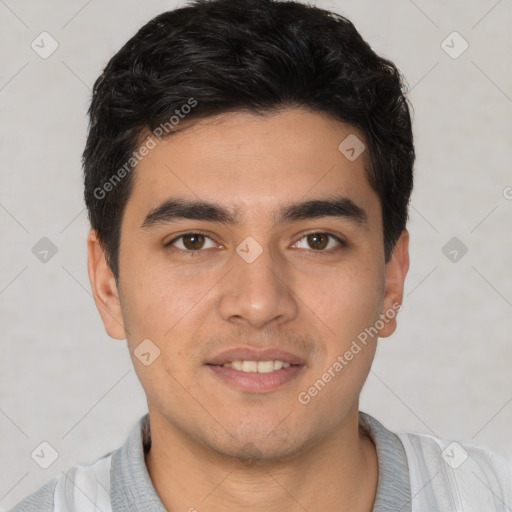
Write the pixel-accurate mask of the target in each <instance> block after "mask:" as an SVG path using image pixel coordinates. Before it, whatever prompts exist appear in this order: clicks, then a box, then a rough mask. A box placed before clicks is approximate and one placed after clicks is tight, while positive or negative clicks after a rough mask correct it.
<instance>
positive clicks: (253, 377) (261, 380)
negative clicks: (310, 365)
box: [207, 365, 303, 393]
mask: <svg viewBox="0 0 512 512" xmlns="http://www.w3.org/2000/svg"><path fill="white" fill-rule="evenodd" d="M207 366H208V368H210V369H211V370H212V371H213V372H215V374H216V375H218V376H219V377H220V378H221V379H223V380H224V381H225V382H227V383H228V384H230V385H231V386H234V387H236V388H238V389H241V390H242V391H249V392H256V393H257V392H263V391H272V390H274V389H277V388H278V387H280V386H282V385H283V384H286V383H287V382H289V381H291V380H292V379H293V378H294V377H296V376H297V375H298V374H299V372H300V371H301V370H302V368H303V365H292V366H290V367H289V368H281V370H274V371H273V372H268V373H257V372H242V371H240V370H235V369H233V368H229V367H226V366H214V365H207Z"/></svg>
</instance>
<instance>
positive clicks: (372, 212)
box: [13, 0, 512, 512]
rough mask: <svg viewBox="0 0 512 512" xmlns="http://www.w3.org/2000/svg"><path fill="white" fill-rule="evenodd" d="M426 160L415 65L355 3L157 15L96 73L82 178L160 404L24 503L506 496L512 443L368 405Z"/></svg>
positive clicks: (368, 503) (142, 372) (92, 242)
mask: <svg viewBox="0 0 512 512" xmlns="http://www.w3.org/2000/svg"><path fill="white" fill-rule="evenodd" d="M413 163H414V146H413V138H412V131H411V120H410V114H409V108H408V105H407V100H406V98H405V91H404V87H403V85H402V81H401V76H400V73H399V72H398V70H397V69H396V67H395V66H394V65H393V64H392V63H391V62H389V61H387V60H385V59H383V58H380V57H379V56H377V55H376V54H375V53H374V52H373V51H372V50H371V48H370V47H369V45H368V44H367V43H365V42H364V40H363V39H362V38H361V37H360V35H359V34H358V32H357V31H356V30H355V28H354V27H353V25H352V24H351V23H350V22H349V21H348V20H346V19H345V18H343V17H341V16H339V15H335V14H333V13H329V12H327V11H324V10H321V9H318V8H316V7H312V6H307V5H304V4H300V3H294V2H274V1H270V0H212V1H208V2H204V1H196V2H195V3H192V4H189V5H188V6H186V7H183V8H180V9H177V10H174V11H170V12H167V13H164V14H162V15H160V16H158V17H156V18H155V19H153V20H152V21H150V22H149V23H148V24H147V25H145V26H144V27H142V28H141V29H140V31H139V32H138V33H137V34H136V35H135V36H134V37H133V38H132V39H131V40H130V41H128V43H127V44H126V45H125V46H124V47H123V48H122V49H121V50H120V51H119V52H118V53H117V54H116V55H115V56H114V57H113V58H112V59H111V61H110V62H109V64H108V65H107V67H106V68H105V70H104V72H103V74H102V76H101V77H100V78H99V79H98V81H97V82H96V84H95V87H94V93H93V99H92V104H91V108H90V130H89V135H88V140H87V145H86V148H85V151H84V172H85V200H86V204H87V207H88V211H89V218H90V221H91V231H90V234H89V237H88V241H87V243H88V257H89V259H88V270H89V277H90V281H91V287H92V291H93V294H94V298H95V301H96V304H97V307H98V310H99V313H100V315H101V317H102V319H103V322H104V325H105V328H106V330H107V332H108V334H109V335H110V336H111V337H113V338H116V339H126V340H127V342H128V346H129V350H130V354H131V356H132V360H133V364H134V367H135V370H136V372H137V375H138V378H139V380H140V382H141V384H142V386H143V388H144V391H145V393H146V396H147V403H148V415H145V416H143V417H142V418H141V419H140V421H139V422H138V423H137V424H136V425H135V426H134V427H133V430H132V432H131V434H130V436H129V438H128V440H127V441H126V443H125V444H124V445H123V446H122V447H121V448H119V449H117V450H115V451H113V452H112V453H109V454H107V455H105V456H104V457H102V458H101V459H99V460H98V461H95V462H93V463H91V464H90V465H88V466H75V467H73V468H71V469H69V470H68V471H66V472H64V473H61V474H59V475H58V476H57V477H55V478H54V479H53V480H52V481H50V482H48V483H47V484H46V485H45V486H44V487H42V488H41V489H40V490H39V491H37V492H36V493H34V494H33V495H31V496H29V497H28V498H26V499H25V500H24V501H23V502H22V503H20V504H19V505H18V506H17V507H15V508H14V509H13V510H14V511H27V512H28V511H36V510H37V511H38V512H46V511H58V512H62V511H79V512H82V511H85V510H101V511H103V512H107V511H114V512H121V511H123V512H124V511H139V510H140V511H160V512H161V511H165V510H167V511H178V510H183V511H189V512H192V511H196V510H197V511H200V512H205V511H215V512H217V511H226V510H234V511H261V510H266V511H278V510H279V511H290V512H292V511H317V510H321V511H326V512H327V511H328V512H331V511H332V512H334V511H340V510H350V511H356V512H359V511H361V512H363V511H365V512H367V511H379V512H382V511H415V512H416V511H427V510H428V511H441V510H442V511H443V512H444V511H452V510H453V511H455V510H464V511H467V510H475V511H477V510H478V511H480V512H481V511H483V510H485V511H491V510H511V508H510V507H512V487H511V480H512V479H511V477H512V468H511V465H510V463H509V462H508V461H507V460H505V459H504V458H502V457H501V456H499V455H497V454H494V453H492V452H490V451H488V450H487V449H484V448H479V447H475V446H469V445H460V444H458V443H456V444H455V445H454V446H453V447H451V448H450V443H449V442H445V441H442V440H439V439H436V438H433V437H431V436H427V435H421V434H399V435H397V434H394V433H392V432H390V431H389V430H387V429H386V428H385V427H384V426H383V425H382V424H380V423H379V422H378V421H377V420H376V419H374V418H372V417H371V416H369V415H366V414H364V413H362V412H360V411H359V406H358V400H359V394H360V392H361V389H362V387H363V384H364V382H365V379H366V377H367V375H368V372H369V370H370V367H371V364H372V361H373V357H374V355H375V350H376V345H377V340H378V338H379V337H387V336H389V335H391V334H392V333H393V331H394V330H395V328H396V316H397V313H398V311H399V310H400V308H401V302H402V298H403V285H404V279H405V276H406V274H407V270H408V267H409V256H408V232H407V230H406V221H407V207H408V203H409V198H410V194H411V190H412V182H413V177H412V169H413ZM446 450H448V451H446ZM446 453H447V454H448V457H452V458H455V457H457V459H458V460H457V462H458V463H457V464H453V463H450V461H449V460H448V462H447V461H446V460H447V456H446ZM461 454H463V456H461ZM462 459H464V460H462Z"/></svg>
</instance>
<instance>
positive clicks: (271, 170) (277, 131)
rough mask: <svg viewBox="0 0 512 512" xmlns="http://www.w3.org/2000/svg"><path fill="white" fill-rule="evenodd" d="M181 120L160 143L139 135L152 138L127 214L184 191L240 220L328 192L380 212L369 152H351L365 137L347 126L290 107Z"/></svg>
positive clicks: (139, 212) (361, 145)
mask: <svg viewBox="0 0 512 512" xmlns="http://www.w3.org/2000/svg"><path fill="white" fill-rule="evenodd" d="M184 123H187V120H186V119H185V120H184ZM185 126H186V128H185V129H183V130H182V131H177V132H176V133H172V134H171V135H170V136H168V137H167V138H165V139H163V140H162V141H158V139H156V137H154V136H152V134H151V133H149V132H148V134H145V138H147V136H150V137H152V139H153V140H155V141H157V144H156V145H155V147H153V148H152V149H151V150H150V151H148V153H147V155H146V156H145V157H144V158H143V159H142V160H141V161H140V162H139V164H138V165H137V167H136V169H135V171H134V172H135V183H134V187H133V190H132V193H131V196H130V199H129V200H128V203H127V205H126V210H127V212H126V214H127V216H128V217H134V218H135V217H136V218H138V219H142V220H143V219H144V218H145V217H146V216H147V213H148V211H150V210H154V209H155V207H157V206H158V205H159V204H161V203H162V202H164V201H165V200H166V199H167V198H169V197H182V198H187V199H190V200H203V201H204V200H208V201H210V202H212V201H213V202H215V203H217V204H219V203H221V204H224V205H226V206H227V207H228V209H229V210H230V211H232V212H233V211H236V212H237V220H238V221H244V220H248V219H249V218H251V217H257V216H259V215H266V216H268V218H269V220H272V222H274V221H275V218H276V212H277V210H278V206H279V205H280V204H282V203H290V202H297V201H298V200H302V201H305V200H308V199H316V198H318V197H322V196H326V195H329V196H334V195H336V196H343V197H347V198H349V199H350V200H352V201H353V202H354V203H355V204H357V205H359V206H361V207H362V208H363V209H364V210H365V211H367V213H369V214H370V215H371V214H372V213H375V214H378V212H377V211H376V210H379V201H378V197H377V196H376V194H375V192H374V191H373V189H372V188H371V187H370V185H369V182H368V178H367V174H366V169H365V166H366V165H368V163H369V158H368V155H367V151H366V150H363V151H362V153H361V154H360V155H359V156H358V157H356V158H353V154H354V152H350V150H351V147H350V146H353V147H354V150H355V151H357V152H359V151H361V148H364V144H365V142H364V137H363V135H362V134H361V133H360V132H359V131H358V130H357V129H355V128H354V127H352V126H351V125H348V124H346V123H342V122H339V121H337V120H335V119H333V118H332V117H330V116H328V115H326V114H321V113H316V112H310V111H307V110H303V109H291V110H286V111H282V112H280V113H278V114H270V115H264V116H261V115H257V114H253V113H246V112H235V113H226V114H221V115H218V116H214V117H210V118H206V119H203V120H199V121H193V122H192V123H191V124H190V125H189V126H187V125H185ZM346 141H348V146H349V147H347V142H346ZM354 143H355V144H356V145H354ZM358 144H359V145H358ZM340 145H341V146H340ZM347 149H349V152H348V153H347V151H346V150H347ZM356 156H357V155H356Z"/></svg>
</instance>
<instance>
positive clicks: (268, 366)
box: [222, 359, 291, 373]
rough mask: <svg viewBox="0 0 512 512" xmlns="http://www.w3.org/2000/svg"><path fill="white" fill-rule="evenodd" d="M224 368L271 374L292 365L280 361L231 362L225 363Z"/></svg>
mask: <svg viewBox="0 0 512 512" xmlns="http://www.w3.org/2000/svg"><path fill="white" fill-rule="evenodd" d="M222 366H224V367H226V368H233V369H234V370H239V371H242V372H247V373H251V372H252V373H270V372H273V371H274V370H280V369H281V368H290V366H291V365H290V363H286V362H284V361H280V360H279V359H276V360H274V361H240V360H236V361H231V362H229V363H224V364H223V365H222Z"/></svg>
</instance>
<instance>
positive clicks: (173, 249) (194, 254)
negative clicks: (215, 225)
mask: <svg viewBox="0 0 512 512" xmlns="http://www.w3.org/2000/svg"><path fill="white" fill-rule="evenodd" d="M187 235H203V236H205V237H207V238H209V239H210V240H213V239H212V237H211V236H209V235H208V234H207V233H205V232H203V231H200V230H198V231H189V232H187V233H183V234H182V235H180V236H177V237H176V238H173V239H172V240H171V241H169V242H167V243H166V244H164V248H166V249H167V250H169V251H170V252H172V253H178V252H180V253H182V254H184V255H186V256H187V257H190V258H194V257H197V256H201V253H202V252H205V251H204V250H201V249H198V250H197V251H191V250H184V249H178V248H176V247H173V246H172V244H173V243H174V242H176V241H178V240H179V239H180V238H183V237H185V236H187ZM308 235H327V236H329V237H331V238H334V240H336V241H337V242H338V243H339V244H340V247H341V248H346V247H347V243H346V242H345V241H344V240H342V239H341V238H340V237H338V236H337V235H335V234H333V233H329V232H326V231H310V232H308V233H305V234H304V235H302V236H301V237H300V238H299V239H298V240H297V242H299V241H300V240H302V239H303V238H305V237H307V236H308ZM297 242H295V243H297ZM311 252H312V253H313V254H314V256H315V257H316V256H322V253H327V254H329V253H331V252H332V248H331V249H330V250H327V251H326V250H317V251H315V250H314V249H311Z"/></svg>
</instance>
